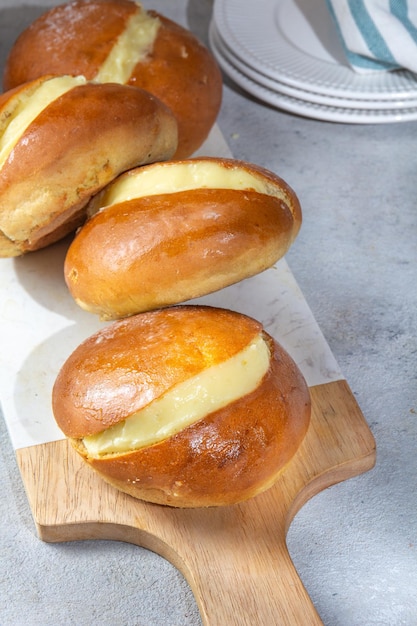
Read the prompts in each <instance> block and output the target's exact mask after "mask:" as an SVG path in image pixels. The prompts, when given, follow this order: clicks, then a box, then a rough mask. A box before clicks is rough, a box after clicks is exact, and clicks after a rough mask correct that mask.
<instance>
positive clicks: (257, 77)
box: [210, 21, 417, 110]
mask: <svg viewBox="0 0 417 626" xmlns="http://www.w3.org/2000/svg"><path fill="white" fill-rule="evenodd" d="M210 41H211V42H212V44H213V45H214V46H215V47H216V49H217V51H218V52H219V53H220V54H221V55H222V56H223V57H224V58H225V59H226V60H227V61H229V63H230V64H231V65H233V66H234V67H235V68H236V69H237V70H239V71H240V72H241V73H242V74H244V75H245V76H247V78H249V79H251V80H253V81H254V82H255V83H258V84H259V85H263V86H264V87H266V88H268V89H271V90H272V91H276V92H277V93H279V94H285V95H287V96H291V97H293V98H298V99H300V100H306V101H308V102H315V103H317V104H323V105H327V106H337V107H342V108H352V109H373V110H377V109H402V108H410V107H413V106H416V107H417V94H416V98H413V99H411V98H400V99H398V100H397V99H396V100H392V99H385V100H379V99H377V98H373V99H369V100H365V99H360V98H359V99H354V98H342V97H334V96H332V95H324V94H319V93H315V92H313V91H306V90H305V89H299V88H298V87H293V86H292V85H287V84H286V83H283V82H281V81H278V80H274V79H272V78H269V77H268V76H265V75H264V74H262V73H260V72H257V71H256V70H254V69H253V68H252V67H250V66H248V65H247V64H245V63H244V62H243V61H242V60H241V59H240V58H239V57H237V56H235V55H234V53H233V50H232V49H231V48H229V46H228V45H227V42H226V41H223V39H222V38H221V35H220V34H219V33H218V31H217V29H216V25H215V23H214V21H212V23H211V24H210Z"/></svg>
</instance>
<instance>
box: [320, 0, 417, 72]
mask: <svg viewBox="0 0 417 626" xmlns="http://www.w3.org/2000/svg"><path fill="white" fill-rule="evenodd" d="M326 2H327V6H328V8H329V11H330V13H331V15H332V17H333V20H334V22H335V23H336V27H337V30H338V32H339V36H340V38H341V40H342V44H343V47H344V49H345V53H346V57H347V61H348V62H349V65H350V66H351V67H352V69H353V70H355V71H356V72H361V73H365V72H377V71H381V70H382V71H384V70H385V71H387V70H397V69H408V70H410V71H412V72H416V73H417V0H326Z"/></svg>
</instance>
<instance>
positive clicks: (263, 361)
mask: <svg viewBox="0 0 417 626" xmlns="http://www.w3.org/2000/svg"><path fill="white" fill-rule="evenodd" d="M269 363H270V352H269V348H268V345H267V343H266V342H265V341H264V339H263V338H262V336H261V335H258V336H257V337H256V338H255V339H254V340H253V341H252V342H251V343H250V344H249V345H248V346H247V347H246V348H245V349H244V350H242V351H241V352H239V353H238V354H236V355H235V356H233V357H231V358H230V359H228V360H227V361H224V362H223V363H220V364H219V365H214V366H212V367H210V368H208V369H206V370H204V371H203V372H201V373H200V374H198V375H197V376H193V377H192V378H190V379H188V380H186V381H184V382H183V383H181V384H179V385H177V386H176V387H174V388H173V389H171V390H170V391H168V392H167V393H165V394H164V395H163V396H161V397H160V398H157V399H156V400H154V401H153V402H151V403H150V404H149V405H148V406H146V407H145V408H144V409H142V410H141V411H138V413H135V414H134V415H132V416H131V417H129V418H128V419H126V420H125V421H124V422H120V423H119V424H116V425H115V426H112V427H111V428H108V429H107V430H105V431H103V432H101V433H98V434H97V435H91V436H90V437H84V439H83V442H84V445H85V447H86V449H87V451H88V453H89V455H91V456H96V457H98V456H101V455H104V454H111V453H122V452H128V451H129V450H135V449H138V448H141V447H143V446H150V445H152V444H155V443H157V442H159V441H162V440H163V439H166V438H168V437H170V436H171V435H174V434H175V433H177V432H179V431H180V430H182V429H184V428H186V427H187V426H189V425H190V424H193V423H194V422H197V421H198V420H199V419H201V418H203V417H204V416H205V415H208V414H209V413H213V412H214V411H217V410H218V409H221V408H223V407H224V406H226V405H227V404H229V403H231V402H234V401H235V400H238V399H239V398H241V397H243V396H245V395H247V394H248V393H250V392H251V391H254V390H255V389H256V388H257V387H258V385H259V384H260V382H261V380H262V378H263V377H264V375H265V374H266V372H267V371H268V368H269Z"/></svg>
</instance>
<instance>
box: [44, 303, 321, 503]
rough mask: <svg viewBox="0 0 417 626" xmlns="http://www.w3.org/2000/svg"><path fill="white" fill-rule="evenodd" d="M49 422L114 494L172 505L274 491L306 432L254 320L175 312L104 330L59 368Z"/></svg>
mask: <svg viewBox="0 0 417 626" xmlns="http://www.w3.org/2000/svg"><path fill="white" fill-rule="evenodd" d="M53 410H54V415H55V419H56V421H57V423H58V425H59V427H60V428H61V429H62V431H63V432H64V434H65V435H66V436H67V437H68V438H69V439H70V440H71V443H72V444H73V446H74V448H75V449H76V451H77V452H78V453H79V454H80V455H81V457H82V458H83V459H84V461H86V463H88V465H89V466H91V467H92V468H93V469H94V470H96V471H97V472H98V473H99V474H100V475H101V476H102V478H104V480H106V481H107V482H109V483H110V484H111V485H113V486H114V487H116V488H118V489H120V490H121V491H124V492H126V493H128V494H130V495H132V496H134V497H136V498H139V499H142V500H146V501H149V502H154V503H158V504H164V505H169V506H174V507H207V506H222V505H229V504H234V503H237V502H241V501H243V500H246V499H248V498H250V497H252V496H255V495H257V494H259V493H261V492H262V491H264V490H265V489H268V488H269V487H271V486H272V485H273V484H274V482H275V481H276V479H277V477H278V475H279V473H280V471H281V470H282V468H283V467H284V466H285V465H286V464H287V463H288V462H289V461H290V460H291V459H292V458H293V456H294V454H295V453H296V451H297V450H298V448H299V446H300V444H301V442H302V440H303V438H304V436H305V434H306V431H307V428H308V424H309V419H310V396H309V391H308V388H307V385H306V383H305V381H304V378H303V376H302V374H301V372H300V371H299V369H298V367H297V366H296V364H295V363H294V362H293V360H292V359H291V357H290V356H289V355H288V354H287V353H286V352H285V351H284V350H283V348H282V347H281V346H280V345H279V344H278V343H277V342H276V341H275V340H274V339H273V338H272V337H271V336H270V335H268V334H267V333H266V332H265V330H264V329H263V327H262V325H261V324H260V323H259V322H257V321H256V320H254V319H252V318H250V317H247V316H245V315H242V314H240V313H236V312H233V311H229V310H225V309H218V308H213V307H205V306H187V305H182V306H176V307H170V308H167V309H160V310H156V311H153V312H148V313H142V314H139V315H136V316H133V317H129V318H126V319H124V320H119V321H117V322H112V323H111V324H109V325H108V326H106V327H105V328H103V329H102V330H100V331H99V332H98V333H96V334H95V335H93V336H91V337H90V338H88V339H87V340H86V341H84V343H82V344H81V345H80V346H79V347H78V348H77V349H76V350H75V351H74V352H73V353H72V354H71V355H70V357H69V358H68V359H67V361H66V362H65V363H64V365H63V367H62V369H61V371H60V372H59V374H58V377H57V379H56V382H55V385H54V389H53Z"/></svg>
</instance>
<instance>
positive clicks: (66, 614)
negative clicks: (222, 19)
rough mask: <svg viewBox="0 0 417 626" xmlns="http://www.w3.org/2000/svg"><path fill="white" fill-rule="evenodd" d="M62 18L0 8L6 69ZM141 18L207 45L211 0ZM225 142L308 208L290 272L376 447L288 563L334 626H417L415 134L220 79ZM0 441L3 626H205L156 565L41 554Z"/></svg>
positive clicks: (166, 567) (63, 552)
mask: <svg viewBox="0 0 417 626" xmlns="http://www.w3.org/2000/svg"><path fill="white" fill-rule="evenodd" d="M54 4H58V3H57V2H45V1H44V2H31V1H29V0H24V2H15V1H14V0H0V65H2V64H3V62H4V59H5V56H6V53H7V50H8V49H9V47H10V45H11V43H12V41H13V40H14V38H15V37H16V36H17V34H18V33H19V31H20V30H21V29H22V28H24V27H25V26H26V25H27V24H29V23H30V21H31V20H32V19H34V18H35V17H36V16H37V15H39V14H40V13H41V12H42V11H43V10H45V7H46V6H53V5H54ZM20 5H25V6H26V8H24V9H22V8H21V6H20ZM28 5H31V6H28ZM32 5H33V6H32ZM39 5H42V6H39ZM145 6H147V7H152V8H156V9H157V10H159V11H161V12H163V13H165V14H166V15H167V16H169V17H172V18H173V19H175V20H176V21H178V22H182V23H184V24H187V25H188V26H189V27H190V29H191V30H193V31H194V32H195V33H196V34H197V35H198V36H199V37H200V38H201V39H202V40H203V41H207V29H208V24H209V20H210V13H211V8H212V7H211V2H210V0H155V1H154V2H153V1H152V0H149V1H148V2H145ZM219 126H220V128H221V130H222V132H223V135H224V137H225V138H226V140H227V142H228V143H229V146H230V148H231V151H232V153H233V155H234V156H235V157H236V158H240V159H245V160H248V161H252V162H254V163H257V164H259V165H262V166H264V167H267V168H268V169H271V170H273V171H275V172H276V173H278V174H279V175H280V176H282V177H283V178H284V179H286V180H287V182H288V183H289V184H290V185H291V186H292V187H293V188H294V189H295V190H296V192H297V193H298V195H299V198H300V201H301V204H302V207H303V215H304V222H303V226H302V229H301V232H300V235H299V237H298V238H297V240H296V242H295V243H294V245H293V247H292V248H291V250H290V252H289V253H288V255H287V262H288V264H289V266H290V268H291V270H292V272H293V274H294V275H295V277H296V279H297V282H298V284H299V285H300V287H301V289H302V291H303V293H304V295H305V298H306V300H307V302H308V304H309V305H310V307H311V309H312V311H313V313H314V316H315V318H316V320H317V322H318V323H319V325H320V328H321V330H322V331H323V334H324V336H325V337H326V339H327V341H328V343H329V345H330V348H331V350H332V352H333V354H334V356H335V357H336V359H337V361H338V363H339V366H340V368H341V370H342V372H343V374H344V376H345V377H346V379H347V381H348V383H349V385H350V387H351V389H352V391H353V393H354V395H355V397H356V399H357V401H358V403H359V405H360V407H361V409H362V411H363V413H364V415H365V417H366V420H367V422H368V424H369V426H370V428H371V430H372V432H373V435H374V437H375V440H376V444H377V463H376V466H375V468H374V469H373V470H371V471H370V472H368V473H366V474H363V475H361V476H359V477H357V478H353V479H350V480H347V481H345V482H343V483H340V484H338V485H335V486H333V487H330V488H328V489H327V490H325V491H323V492H321V493H320V494H319V495H317V496H315V497H314V498H312V499H311V500H310V501H309V502H308V503H307V504H306V505H305V506H304V507H303V508H302V509H301V510H300V512H299V513H298V514H297V516H296V517H295V519H294V521H293V523H292V525H291V527H290V530H289V533H288V538H287V540H288V547H289V550H290V554H291V556H292V558H293V561H294V563H295V566H296V568H297V570H298V572H299V574H300V577H301V579H302V581H303V582H304V585H305V587H306V588H307V591H308V593H309V595H310V597H311V599H312V601H313V603H314V604H315V606H316V608H317V610H318V612H319V614H320V616H321V619H322V620H323V623H324V624H325V626H401V625H402V626H414V625H417V583H416V581H417V454H416V447H417V384H416V374H417V357H416V355H417V338H416V334H417V333H416V331H417V287H416V285H417V122H406V123H399V124H381V125H353V124H352V125H349V124H339V123H330V122H322V121H315V120H312V119H306V118H302V117H297V116H295V115H292V114H289V113H285V112H282V111H279V110H276V109H273V108H270V107H269V106H267V105H264V104H262V103H260V102H257V101H255V100H254V99H253V98H251V97H250V96H248V95H246V94H245V93H243V92H242V91H241V90H240V89H239V88H237V87H236V86H235V85H234V84H232V83H231V82H230V81H229V80H228V79H227V78H225V86H224V101H223V106H222V110H221V113H220V116H219ZM0 272H1V267H0ZM0 436H1V447H0V483H1V485H2V497H1V498H0V526H1V533H0V572H1V574H0V624H1V626H23V625H26V624H27V625H28V626H56V625H58V624H60V625H63V626H64V625H74V626H92V625H94V624H100V626H113V625H114V624H123V626H167V625H169V626H197V625H199V624H201V620H200V617H199V613H198V609H197V606H196V603H195V601H194V598H193V595H192V592H191V589H190V587H189V586H188V584H187V582H186V581H185V579H184V578H183V576H182V575H181V574H180V573H179V572H178V571H177V570H176V569H175V568H174V567H173V566H172V565H171V564H170V563H168V562H167V561H165V560H164V559H162V558H161V557H159V556H157V555H155V554H153V553H151V552H148V551H146V550H144V549H142V548H138V547H136V546H133V545H130V544H124V543H117V542H111V541H102V540H100V541H84V542H73V543H66V544H62V543H60V544H46V543H43V542H42V541H40V540H39V539H38V537H37V535H36V531H35V528H34V524H33V520H32V517H31V513H30V509H29V505H28V502H27V499H26V495H25V492H24V488H23V484H22V481H21V478H20V474H19V471H18V468H17V465H16V461H15V455H14V451H13V448H12V445H11V443H10V440H9V437H8V433H7V430H6V427H5V425H4V423H3V420H0ZM225 626H226V625H225Z"/></svg>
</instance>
